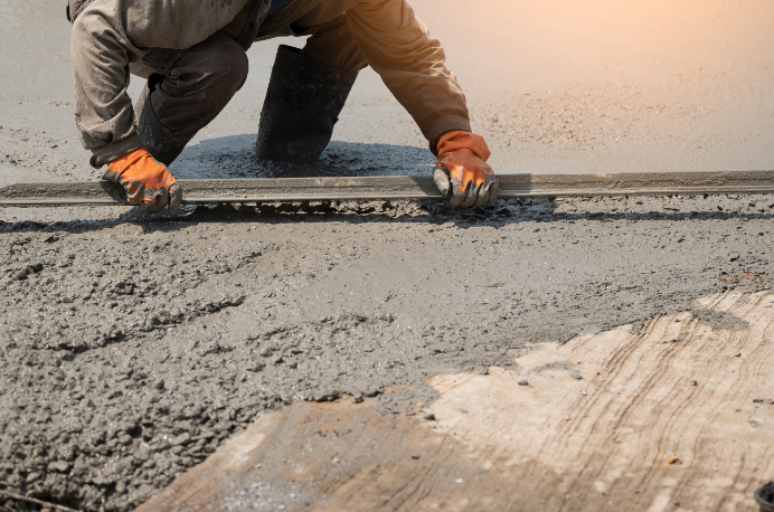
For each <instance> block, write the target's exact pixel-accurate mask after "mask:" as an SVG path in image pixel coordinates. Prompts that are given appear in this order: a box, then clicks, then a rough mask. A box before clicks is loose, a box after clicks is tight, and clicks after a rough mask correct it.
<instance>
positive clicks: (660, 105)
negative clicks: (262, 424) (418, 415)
mask: <svg viewBox="0 0 774 512" xmlns="http://www.w3.org/2000/svg"><path fill="white" fill-rule="evenodd" d="M63 3H64V2H60V0H34V1H33V0H28V1H26V2H25V1H22V0H0V27H1V28H2V29H1V30H0V44H1V45H2V48H3V49H4V51H3V52H2V54H1V55H0V70H2V72H0V127H1V128H0V184H10V183H17V182H26V181H46V180H59V181H64V180H71V179H72V180H75V179H78V180H80V179H88V178H96V177H97V176H98V172H96V171H95V170H93V169H90V168H89V167H88V164H87V157H88V155H87V154H86V153H85V152H84V151H83V150H82V149H81V148H80V144H79V142H78V137H77V133H76V132H75V129H74V122H73V117H72V101H73V100H72V84H71V82H72V77H71V71H70V69H69V57H68V41H69V25H68V24H67V22H66V21H64V18H63V11H64V5H63ZM415 4H416V9H417V12H418V13H419V15H420V16H421V17H422V18H424V19H425V21H426V22H427V23H428V24H429V25H430V27H431V30H432V31H433V32H434V33H435V34H437V35H438V36H439V37H440V38H441V40H442V41H443V42H444V44H445V45H446V48H447V53H448V55H449V65H450V67H451V68H452V69H453V71H454V72H455V73H456V74H457V75H458V76H459V78H460V81H461V83H462V85H463V86H464V87H465V89H466V91H467V94H468V97H469V100H470V105H471V108H472V115H473V120H474V126H475V127H476V130H477V131H479V132H480V133H482V134H483V135H484V136H486V137H487V139H488V140H489V142H490V145H491V147H492V149H493V153H494V156H493V158H492V164H493V166H494V167H495V169H501V170H502V171H505V172H521V171H528V172H541V171H543V172H548V171H551V172H578V171H599V172H603V171H642V170H680V171H690V170H695V171H701V170H706V169H716V170H733V169H774V150H772V145H771V144H770V141H771V139H772V135H774V130H773V129H772V128H774V98H772V95H771V90H772V87H771V86H772V84H773V83H774V82H773V81H772V73H773V72H774V67H773V66H772V63H773V61H774V51H773V50H772V49H771V45H770V23H769V20H770V19H771V15H772V10H774V6H772V4H771V3H769V2H760V1H759V2H754V1H738V2H734V3H728V2H721V1H720V0H711V1H703V2H698V1H695V0H683V1H679V2H667V1H657V2H648V3H647V4H646V3H641V2H634V1H629V2H614V1H612V0H584V1H583V2H577V1H575V2H570V1H560V0H552V1H549V2H540V3H538V2H505V1H503V2H496V1H491V2H485V3H481V2H478V3H466V2H463V1H459V2H457V1H455V2H448V1H447V2H440V1H435V0H421V1H417V2H415ZM294 42H295V43H296V44H301V41H294ZM276 44H278V41H272V42H269V43H265V44H259V45H256V47H255V48H254V49H251V51H250V59H251V67H252V71H251V75H250V77H249V79H248V83H247V85H246V86H245V88H244V89H243V90H242V91H241V92H240V93H239V94H238V95H237V97H236V98H235V100H234V102H233V103H232V104H231V105H229V107H228V108H227V109H226V111H225V112H224V113H223V115H221V116H220V117H219V118H218V119H217V120H216V121H215V122H214V123H213V124H212V125H211V127H208V128H207V129H206V130H203V132H202V133H200V134H199V136H197V138H196V139H195V140H194V142H193V144H192V145H191V146H190V147H189V148H187V149H186V151H185V152H184V154H183V156H182V158H181V159H180V160H179V161H178V162H176V163H175V164H174V166H173V171H174V172H175V173H176V174H177V175H178V177H181V178H218V177H236V176H260V175H263V174H265V169H262V168H259V167H258V166H256V165H255V164H254V163H252V161H251V158H250V155H251V148H252V144H253V140H254V135H253V131H254V129H255V127H257V122H258V121H257V120H258V112H259V109H260V105H261V104H262V98H263V91H264V89H265V86H266V82H267V79H268V72H269V69H270V65H271V59H272V57H273V55H274V50H275V48H276ZM141 85H142V84H141V83H140V81H135V82H134V83H133V85H132V92H133V93H136V92H137V91H138V90H139V88H140V87H141ZM334 138H335V141H334V143H332V145H331V147H330V149H329V150H328V152H327V153H326V155H325V156H324V158H323V160H322V168H321V171H322V172H325V173H328V174H350V175H351V174H358V173H366V174H403V173H409V174H415V175H416V174H420V173H425V172H428V171H429V170H430V168H431V167H432V164H433V159H432V157H431V155H430V153H429V152H428V151H427V150H426V149H425V147H424V146H425V144H424V141H423V140H421V137H420V136H419V132H418V130H417V129H416V128H415V127H414V126H413V124H412V122H411V120H410V118H409V116H408V115H407V114H406V113H405V112H403V111H402V110H401V108H400V106H399V105H397V104H396V102H395V101H394V100H393V99H392V98H391V96H390V95H389V92H388V91H386V90H385V89H384V87H383V86H382V85H381V84H380V83H379V81H378V77H376V76H375V75H373V73H371V72H370V71H368V72H364V74H363V76H362V77H361V79H359V81H358V83H357V85H356V87H355V90H354V91H353V94H352V97H351V100H350V102H349V104H348V106H347V107H346V109H345V111H344V113H343V115H342V120H341V123H340V124H339V125H338V127H337V131H336V134H335V137H334ZM772 205H774V197H752V196H750V197H747V196H731V197H722V198H708V199H702V198H698V199H690V200H686V199H680V198H664V199H647V198H645V199H622V200H599V201H591V200H572V201H563V202H556V203H552V202H547V201H534V202H525V203H519V202H511V203H502V202H500V203H497V204H494V205H493V206H492V207H490V208H488V209H485V210H482V209H476V210H470V211H465V212H454V211H451V210H450V209H448V208H447V207H446V206H444V205H438V204H394V205H390V204H384V203H369V204H365V203H360V204H336V205H332V206H324V205H317V206H303V205H295V206H293V205H290V206H278V207H276V208H270V207H264V208H262V209H261V211H260V212H258V213H256V212H255V211H254V210H251V209H245V208H242V209H240V210H234V209H231V208H220V209H199V210H193V209H191V208H188V209H186V210H185V211H184V213H185V215H184V217H183V218H181V219H180V220H178V221H169V220H168V219H165V218H164V217H163V215H162V216H156V217H152V216H146V215H144V214H143V212H142V211H141V210H130V211H126V210H125V209H123V208H94V209H86V210H74V209H52V210H45V209H39V210H35V209H27V210H22V209H7V210H2V211H0V221H1V222H0V254H2V258H1V259H0V289H1V290H2V293H0V378H2V385H0V480H2V481H5V482H8V483H10V484H13V485H18V486H19V490H20V491H21V492H25V493H29V494H31V495H34V496H38V497H41V498H46V499H50V500H54V501H58V502H61V503H66V504H70V505H74V506H81V507H84V508H90V509H94V510H97V509H99V508H102V509H104V510H110V511H113V510H115V511H122V512H123V511H126V510H130V509H132V508H133V507H135V506H137V505H139V504H140V503H142V502H143V501H145V500H146V499H148V498H149V497H150V496H152V495H153V494H154V493H156V492H157V491H159V490H161V489H162V488H163V487H164V486H166V485H167V484H169V483H171V482H172V481H173V480H174V479H175V478H176V477H177V476H178V475H180V474H182V473H183V472H185V471H186V470H187V469H189V468H191V467H192V466H193V465H195V464H196V463H198V462H200V461H202V460H204V459H205V458H206V456H207V455H208V454H210V453H212V452H214V450H215V449H216V448H217V447H218V446H220V445H221V444H222V443H223V442H224V441H225V440H226V439H228V438H229V437H230V436H232V435H233V434H235V433H237V432H239V431H241V430H243V429H244V428H246V427H247V426H248V425H249V424H251V423H252V422H253V421H254V420H255V419H256V417H259V416H261V415H262V414H264V413H265V412H267V411H271V410H274V409H277V408H280V407H283V406H284V405H287V404H292V403H296V402H299V401H303V400H318V401H326V400H329V399H334V398H335V397H337V396H340V395H341V394H350V395H353V396H360V395H362V396H364V397H368V396H375V397H376V398H375V402H376V403H377V404H378V407H379V410H380V411H381V412H383V413H385V414H389V415H391V417H392V416H394V417H401V416H402V415H405V414H407V413H408V411H407V409H406V407H405V406H404V405H401V404H406V403H413V402H416V401H419V402H421V403H424V404H429V403H431V402H432V401H433V400H434V399H435V398H436V392H435V390H434V389H433V388H432V387H431V386H430V385H429V384H427V383H426V380H427V379H430V378H432V377H433V376H435V375H440V374H453V373H455V372H460V371H466V370H475V369H477V368H482V367H489V366H499V367H503V368H506V369H507V368H509V366H508V365H509V364H513V358H514V357H515V356H517V355H519V354H521V353H522V350H523V349H524V347H525V343H527V342H529V343H541V342H547V341H553V340H567V339H570V338H572V337H574V336H577V335H585V334H593V333H597V332H600V331H601V330H605V329H610V328H613V327H615V326H616V325H621V324H626V323H630V322H636V321H639V320H644V319H647V318H650V317H653V316H655V315H659V314H668V313H674V312H679V311H685V310H690V309H692V308H693V301H694V300H695V299H697V298H699V297H704V296H707V295H709V294H711V293H715V292H720V291H723V290H725V289H728V288H734V287H736V288H739V289H744V290H749V291H757V290H758V289H759V288H765V287H767V286H768V285H769V276H770V275H772V263H773V261H772V255H771V250H770V247H771V243H770V239H771V238H770V237H771V217H772V208H771V206H772ZM400 385H404V386H411V388H413V389H412V390H409V389H408V388H402V389H404V392H403V393H404V395H403V396H400V395H395V394H392V393H390V394H383V393H382V392H383V391H384V390H385V389H388V388H391V387H393V386H400ZM772 476H774V475H772ZM92 500H94V501H93V502H92ZM89 503H93V505H89ZM87 505H88V507H87ZM0 507H5V509H10V510H14V511H15V510H20V509H19V506H18V505H17V504H15V503H12V502H7V503H5V504H2V505H0Z"/></svg>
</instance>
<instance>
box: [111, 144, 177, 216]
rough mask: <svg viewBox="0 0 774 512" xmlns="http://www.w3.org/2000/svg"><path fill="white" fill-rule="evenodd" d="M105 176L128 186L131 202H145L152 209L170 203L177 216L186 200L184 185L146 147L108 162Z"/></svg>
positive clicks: (170, 207)
mask: <svg viewBox="0 0 774 512" xmlns="http://www.w3.org/2000/svg"><path fill="white" fill-rule="evenodd" d="M102 179H105V180H109V181H112V182H114V183H118V184H119V185H121V186H122V187H124V190H126V197H127V198H128V199H129V204H143V205H145V209H146V210H147V211H148V213H156V212H158V211H160V210H161V209H162V208H164V207H165V206H166V205H167V203H168V204H169V216H170V217H177V211H178V209H179V208H180V203H181V202H182V201H183V188H182V187H181V186H180V184H179V183H178V182H177V181H175V178H173V177H172V175H171V174H170V173H169V169H167V166H166V165H164V164H162V163H161V162H159V161H157V160H156V159H155V158H153V157H152V156H151V155H150V153H148V152H147V151H145V149H144V148H139V149H135V150H134V151H132V152H130V153H127V154H125V155H124V156H122V157H121V158H116V159H115V160H113V161H112V162H110V165H108V168H107V170H106V171H105V174H104V175H103V176H102Z"/></svg>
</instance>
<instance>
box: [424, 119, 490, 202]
mask: <svg viewBox="0 0 774 512" xmlns="http://www.w3.org/2000/svg"><path fill="white" fill-rule="evenodd" d="M489 155H491V153H490V152H489V148H488V147H486V142H484V138H483V137H481V136H480V135H476V134H474V133H469V132H459V131H456V132H449V133H446V134H444V135H443V136H442V137H441V138H440V140H439V141H438V161H437V162H436V164H435V169H434V170H433V180H434V181H435V184H436V186H437V187H438V190H440V191H441V193H442V194H444V195H448V194H449V193H452V194H453V195H452V198H451V201H450V202H451V205H452V206H453V207H454V208H457V207H460V206H461V207H463V208H467V207H469V206H486V205H487V204H489V202H490V201H492V200H494V199H496V198H497V194H498V192H500V182H498V181H497V180H496V179H495V174H494V171H493V170H492V168H491V167H489V165H487V163H486V160H487V159H488V158H489Z"/></svg>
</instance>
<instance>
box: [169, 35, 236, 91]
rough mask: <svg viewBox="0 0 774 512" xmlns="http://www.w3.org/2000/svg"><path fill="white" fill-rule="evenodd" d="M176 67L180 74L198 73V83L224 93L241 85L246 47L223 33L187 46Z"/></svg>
mask: <svg viewBox="0 0 774 512" xmlns="http://www.w3.org/2000/svg"><path fill="white" fill-rule="evenodd" d="M175 67H176V68H178V72H179V73H180V74H181V75H183V74H185V75H188V76H192V75H195V76H197V77H198V78H196V79H195V81H196V82H198V85H199V86H202V87H205V88H207V89H212V88H216V89H221V91H220V92H222V93H225V94H227V95H229V94H230V95H233V94H234V93H236V92H237V91H238V90H239V89H241V88H242V86H243V85H244V83H245V80H246V79H247V72H248V69H249V66H248V61H247V54H246V53H245V50H244V49H243V48H242V47H241V46H239V44H238V43H237V42H236V41H235V40H234V39H233V38H231V37H229V36H228V35H226V34H224V33H222V32H216V33H215V34H213V35H212V36H210V37H209V38H208V39H207V40H206V41H203V42H202V43H199V44H198V45H196V46H194V47H192V48H190V49H189V50H188V51H186V53H185V54H184V55H183V56H182V58H181V59H180V60H179V61H178V64H177V65H176V66H175ZM186 68H187V69H186ZM175 74H177V73H175Z"/></svg>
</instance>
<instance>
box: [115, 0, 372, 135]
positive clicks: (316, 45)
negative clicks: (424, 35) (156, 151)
mask: <svg viewBox="0 0 774 512" xmlns="http://www.w3.org/2000/svg"><path fill="white" fill-rule="evenodd" d="M351 3H353V2H352V1H351V0H341V1H330V0H328V1H324V2H322V3H320V4H319V5H318V6H317V7H316V8H314V9H313V10H312V11H311V12H309V13H307V14H306V15H304V16H302V17H301V18H300V19H298V20H297V21H296V22H294V23H292V24H291V25H290V26H289V27H288V28H287V29H286V30H283V31H281V32H277V33H275V34H271V35H269V36H267V37H264V38H262V39H269V38H272V37H279V36H283V35H296V36H310V37H309V38H308V39H307V42H306V45H305V46H304V48H303V50H302V54H303V55H305V56H306V57H308V58H310V59H312V60H314V61H317V62H319V63H321V64H324V65H326V66H330V67H333V68H336V69H341V70H345V71H359V70H360V69H362V68H364V67H366V65H367V63H366V60H365V57H364V56H363V54H362V53H361V52H360V49H359V48H358V45H357V43H356V42H355V38H354V37H353V36H352V33H351V31H350V28H349V24H348V23H347V18H346V16H345V15H344V14H343V13H344V12H345V11H346V10H347V8H348V7H349V4H351ZM130 69H131V71H132V73H133V74H135V75H138V76H142V77H144V78H147V79H148V86H149V90H150V91H151V93H150V101H151V104H152V106H153V112H154V114H155V115H156V117H157V119H158V120H159V121H160V122H161V123H162V124H163V125H164V126H165V127H166V128H168V129H169V130H170V131H172V132H173V133H175V134H176V135H177V136H179V137H180V138H183V139H185V138H187V139H189V140H190V139H191V138H193V136H194V135H196V133H197V132H198V131H199V130H200V129H202V128H203V127H205V126H206V125H207V124H209V123H210V122H211V121H212V120H213V119H215V117H216V116H217V115H218V114H219V113H220V112H221V110H223V108H224V107H225V106H226V105H227V104H228V102H229V101H230V100H231V98H232V97H233V96H234V94H236V92H237V91H238V90H239V89H240V88H241V87H242V85H244V83H245V79H246V77H247V71H248V65H247V57H246V55H245V51H244V50H243V49H242V47H241V46H239V45H238V44H237V43H236V41H234V39H232V38H231V37H229V36H227V35H226V34H224V33H223V32H222V31H221V32H216V33H215V34H213V35H212V36H210V37H209V38H208V39H206V40H205V41H203V42H201V43H199V44H197V45H195V46H193V47H191V48H189V49H187V50H158V51H155V50H153V51H151V52H149V53H148V55H146V57H145V58H144V59H143V60H142V62H141V63H138V64H137V65H132V66H131V67H130Z"/></svg>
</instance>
